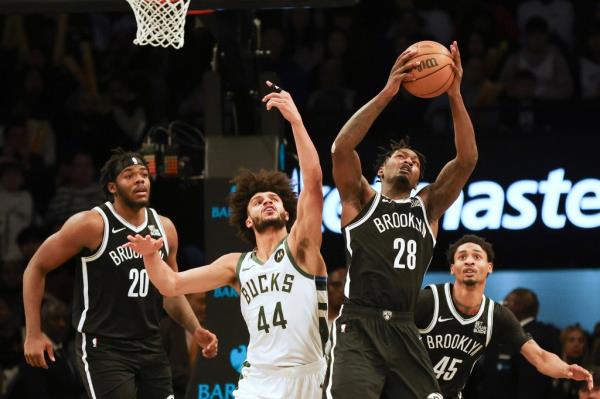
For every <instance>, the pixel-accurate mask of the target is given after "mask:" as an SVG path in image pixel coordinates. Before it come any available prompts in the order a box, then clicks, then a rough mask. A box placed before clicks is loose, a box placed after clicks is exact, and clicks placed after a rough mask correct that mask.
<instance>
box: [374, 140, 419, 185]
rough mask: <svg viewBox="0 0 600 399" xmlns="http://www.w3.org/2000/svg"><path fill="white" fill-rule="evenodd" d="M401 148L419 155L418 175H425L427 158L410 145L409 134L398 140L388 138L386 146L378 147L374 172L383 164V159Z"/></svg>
mask: <svg viewBox="0 0 600 399" xmlns="http://www.w3.org/2000/svg"><path fill="white" fill-rule="evenodd" d="M401 149H407V150H411V151H412V152H414V153H415V154H417V157H419V163H420V164H421V166H420V171H421V173H420V175H419V177H420V178H421V179H422V178H423V176H424V175H425V166H426V165H427V159H426V158H425V155H423V154H422V153H421V152H419V151H417V150H415V149H414V148H412V147H411V146H410V137H409V136H406V137H404V138H403V139H400V140H399V141H396V140H390V143H389V145H388V147H379V153H378V154H377V158H376V159H375V164H374V169H375V173H377V171H378V170H379V168H381V167H382V166H383V164H384V163H385V161H387V160H388V159H389V158H390V157H391V156H392V155H393V154H394V152H396V151H398V150H401Z"/></svg>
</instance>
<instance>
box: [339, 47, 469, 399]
mask: <svg viewBox="0 0 600 399" xmlns="http://www.w3.org/2000/svg"><path fill="white" fill-rule="evenodd" d="M450 49H451V54H452V57H453V64H452V68H453V71H454V74H455V78H454V82H453V83H452V85H451V86H450V88H449V89H448V91H447V93H448V97H449V99H450V108H451V110H452V118H453V121H454V131H455V145H456V157H455V158H454V159H453V160H451V161H450V162H448V163H447V164H446V165H445V166H444V168H443V169H442V171H441V172H440V174H439V175H438V177H437V179H436V180H435V182H433V183H432V184H430V185H429V186H427V187H425V188H424V189H422V190H421V191H420V192H419V193H418V194H417V195H416V196H414V197H411V196H410V194H411V191H412V190H413V189H415V188H416V186H417V183H418V181H419V178H420V177H421V176H422V167H423V156H422V155H421V154H420V153H418V152H417V151H415V150H413V149H411V148H410V147H409V146H408V144H407V143H405V142H403V141H401V142H400V143H395V144H394V145H392V146H391V149H390V151H389V152H387V153H385V154H382V156H381V157H380V159H379V161H380V162H379V163H378V172H377V175H378V176H379V178H380V179H381V183H382V186H381V192H376V191H375V190H374V189H373V188H372V187H371V186H370V185H369V183H368V182H367V179H365V178H364V177H363V176H362V174H361V164H360V159H359V157H358V154H357V153H356V151H355V148H356V146H357V145H358V144H359V143H360V142H361V141H362V140H363V138H364V137H365V136H366V134H367V132H368V130H369V128H370V127H371V125H372V124H373V122H374V121H375V119H376V118H377V117H378V116H379V114H380V113H381V112H382V111H383V109H384V108H385V107H386V106H387V105H388V104H389V102H390V101H391V100H392V99H393V98H394V97H395V96H396V94H397V93H398V90H399V89H400V86H401V85H402V82H403V81H405V80H408V79H411V72H410V71H411V69H412V68H415V67H417V63H416V62H414V61H411V57H413V56H414V55H415V52H414V51H412V50H410V49H409V50H407V51H405V52H404V53H402V54H401V55H400V56H399V57H398V59H397V60H396V63H395V64H394V66H393V68H392V70H391V72H390V75H389V78H388V81H387V84H386V85H385V87H384V88H383V90H382V91H381V92H380V93H379V94H378V95H376V96H375V97H374V98H373V99H372V100H371V101H369V102H368V103H367V104H366V105H364V106H363V107H362V108H361V109H360V110H358V111H357V112H356V113H355V114H354V115H353V116H352V117H351V118H350V120H349V121H348V122H346V124H345V125H344V127H343V128H342V130H341V131H340V133H339V134H338V136H337V137H336V139H335V142H334V143H333V146H332V149H331V151H332V156H333V177H334V179H335V183H336V186H337V187H338V190H339V193H340V197H341V202H342V215H341V223H342V231H343V235H344V239H345V242H346V251H347V259H348V265H349V271H348V278H347V280H346V286H345V291H344V293H345V296H346V299H345V303H344V305H343V306H342V310H341V312H340V316H339V318H338V319H337V320H336V322H335V323H334V332H333V340H334V341H333V342H334V346H333V350H332V365H331V380H330V383H329V386H328V397H329V398H332V397H333V398H339V399H341V398H349V397H356V398H379V397H381V396H385V395H387V396H388V397H394V398H419V399H422V398H429V399H437V398H440V397H441V396H440V394H439V387H438V384H437V381H436V378H435V375H434V374H433V372H432V370H431V363H430V361H429V358H428V356H427V353H426V351H425V348H424V347H423V345H422V344H421V342H420V341H419V333H418V330H417V328H416V327H415V325H414V321H413V313H412V312H413V311H414V307H415V303H416V300H417V296H418V294H419V289H420V287H421V283H422V281H423V275H424V274H425V272H426V270H427V267H428V265H429V262H430V261H431V257H432V255H433V247H434V245H435V237H436V234H437V231H438V220H439V219H440V217H441V216H442V214H443V213H444V212H445V211H446V209H448V207H449V206H450V205H451V204H452V203H453V202H454V201H455V200H456V198H457V197H458V195H459V193H460V192H461V189H462V187H463V186H464V185H465V183H466V181H467V179H468V178H469V176H470V175H471V172H472V171H473V169H474V167H475V164H476V162H477V146H476V144H475V134H474V131H473V125H472V124H471V120H470V118H469V115H468V113H467V110H466V109H465V105H464V103H463V100H462V97H461V94H460V82H461V78H462V73H463V71H462V67H461V63H460V55H459V52H458V47H457V45H456V42H454V43H453V44H452V46H451V48H450Z"/></svg>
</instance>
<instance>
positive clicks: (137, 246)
mask: <svg viewBox="0 0 600 399" xmlns="http://www.w3.org/2000/svg"><path fill="white" fill-rule="evenodd" d="M127 239H128V240H129V242H128V243H125V244H123V247H125V248H131V249H133V250H134V251H135V252H137V253H138V254H140V255H142V256H148V255H152V254H153V253H155V252H157V251H158V250H159V249H161V248H162V245H163V239H162V237H161V238H159V239H158V240H156V239H154V238H152V237H150V236H149V235H146V237H142V236H141V235H139V234H136V235H135V236H132V235H128V236H127Z"/></svg>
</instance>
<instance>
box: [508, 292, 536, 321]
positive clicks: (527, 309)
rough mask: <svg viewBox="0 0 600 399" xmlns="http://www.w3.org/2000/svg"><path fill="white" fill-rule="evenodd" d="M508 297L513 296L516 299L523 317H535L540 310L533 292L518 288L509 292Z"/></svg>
mask: <svg viewBox="0 0 600 399" xmlns="http://www.w3.org/2000/svg"><path fill="white" fill-rule="evenodd" d="M509 295H514V296H516V297H517V298H519V299H518V303H519V304H520V306H521V310H520V312H521V313H522V315H523V316H524V317H536V316H537V314H538V311H539V310H540V301H539V299H538V297H537V295H536V293H535V292H533V291H532V290H530V289H529V288H523V287H518V288H515V289H514V290H512V291H511V292H509V293H508V294H507V295H506V297H508V296H509Z"/></svg>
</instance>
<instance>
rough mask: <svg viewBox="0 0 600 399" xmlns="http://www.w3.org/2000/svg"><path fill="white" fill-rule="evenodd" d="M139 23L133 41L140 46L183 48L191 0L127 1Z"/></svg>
mask: <svg viewBox="0 0 600 399" xmlns="http://www.w3.org/2000/svg"><path fill="white" fill-rule="evenodd" d="M127 2H128V3H129V5H130V6H131V8H132V9H133V13H134V14H135V20H136V22H137V33H136V37H135V39H134V40H133V43H134V44H137V45H139V46H144V45H148V44H149V45H151V46H154V47H165V48H166V47H169V46H172V47H174V48H176V49H179V48H181V47H183V39H184V32H185V17H186V15H187V10H188V7H189V5H190V0H127Z"/></svg>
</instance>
